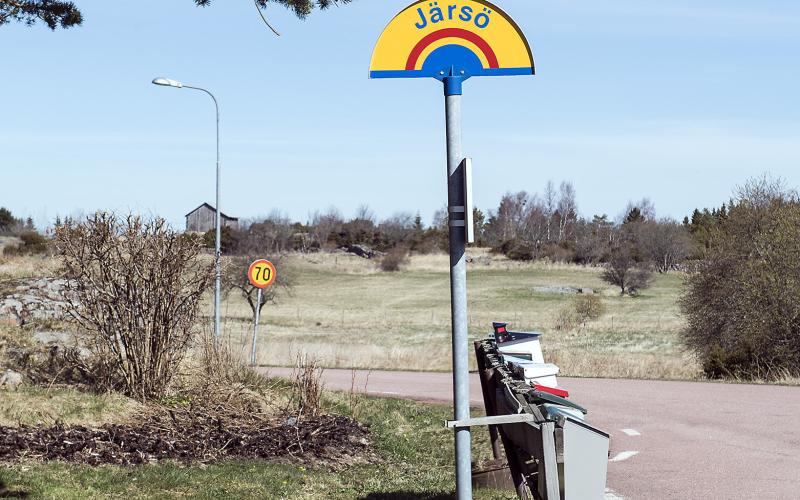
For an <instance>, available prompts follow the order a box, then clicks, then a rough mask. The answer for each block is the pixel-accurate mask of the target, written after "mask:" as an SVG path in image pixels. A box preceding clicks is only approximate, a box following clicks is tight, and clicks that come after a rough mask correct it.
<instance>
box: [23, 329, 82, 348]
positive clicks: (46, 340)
mask: <svg viewBox="0 0 800 500" xmlns="http://www.w3.org/2000/svg"><path fill="white" fill-rule="evenodd" d="M33 339H34V340H36V341H37V342H39V343H40V344H44V345H51V344H60V345H65V346H73V345H75V336H74V335H73V334H71V333H69V332H36V333H34V334H33Z"/></svg>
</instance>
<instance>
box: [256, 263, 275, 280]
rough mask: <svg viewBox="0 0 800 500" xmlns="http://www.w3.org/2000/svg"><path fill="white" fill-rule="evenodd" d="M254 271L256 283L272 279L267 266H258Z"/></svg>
mask: <svg viewBox="0 0 800 500" xmlns="http://www.w3.org/2000/svg"><path fill="white" fill-rule="evenodd" d="M255 271H256V281H269V280H271V279H272V269H270V268H269V267H268V266H258V267H256V269H255Z"/></svg>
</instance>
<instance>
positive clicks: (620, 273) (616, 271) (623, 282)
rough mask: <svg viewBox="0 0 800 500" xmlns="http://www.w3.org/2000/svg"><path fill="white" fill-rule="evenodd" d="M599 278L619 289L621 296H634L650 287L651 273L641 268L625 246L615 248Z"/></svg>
mask: <svg viewBox="0 0 800 500" xmlns="http://www.w3.org/2000/svg"><path fill="white" fill-rule="evenodd" d="M600 278H601V279H602V280H603V281H605V282H606V283H609V284H611V285H615V286H618V287H620V290H621V294H622V295H625V294H626V293H627V294H628V295H636V294H637V293H639V291H640V290H643V289H645V288H647V287H649V286H650V280H651V278H652V273H651V272H650V270H649V269H647V268H646V267H644V266H641V265H640V264H638V263H637V262H636V260H635V259H634V257H633V253H632V252H631V249H630V248H628V247H627V246H625V247H621V248H616V249H614V251H613V252H612V253H611V258H610V259H609V260H608V263H607V264H606V268H605V270H604V271H603V273H602V274H601V275H600Z"/></svg>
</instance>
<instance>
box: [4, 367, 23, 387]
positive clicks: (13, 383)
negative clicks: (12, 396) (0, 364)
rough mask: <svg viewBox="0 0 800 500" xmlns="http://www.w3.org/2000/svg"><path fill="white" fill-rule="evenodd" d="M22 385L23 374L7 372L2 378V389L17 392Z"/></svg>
mask: <svg viewBox="0 0 800 500" xmlns="http://www.w3.org/2000/svg"><path fill="white" fill-rule="evenodd" d="M21 385H22V374H21V373H17V372H15V371H13V370H6V372H5V373H4V374H3V375H2V376H0V388H5V389H10V390H12V391H16V390H17V389H19V387H20V386H21Z"/></svg>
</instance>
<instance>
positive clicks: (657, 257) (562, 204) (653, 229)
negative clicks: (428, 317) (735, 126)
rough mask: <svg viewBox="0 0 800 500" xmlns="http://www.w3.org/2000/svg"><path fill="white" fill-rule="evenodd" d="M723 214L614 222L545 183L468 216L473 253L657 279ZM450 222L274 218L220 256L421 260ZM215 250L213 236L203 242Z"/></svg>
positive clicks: (695, 251) (443, 243) (332, 213)
mask: <svg viewBox="0 0 800 500" xmlns="http://www.w3.org/2000/svg"><path fill="white" fill-rule="evenodd" d="M725 214H726V208H725V206H723V207H722V208H721V209H713V210H709V209H703V210H700V209H698V210H695V211H694V213H693V214H692V216H691V217H686V218H685V219H684V220H683V222H682V223H680V222H678V221H676V220H673V219H670V218H657V217H656V213H655V208H654V206H653V204H652V202H650V201H649V200H648V199H646V198H645V199H642V200H640V201H638V202H629V203H628V205H627V206H626V207H625V209H624V211H623V212H622V215H621V216H619V217H618V218H617V219H611V218H609V216H608V215H606V214H603V215H595V216H593V217H592V218H591V219H587V218H583V217H581V216H580V215H579V214H578V203H577V197H576V193H575V188H574V186H573V185H572V184H571V183H569V182H562V183H561V184H560V185H558V186H556V185H555V184H554V183H552V182H548V183H547V185H546V186H545V188H544V191H543V193H542V194H538V193H533V194H531V193H528V192H525V191H520V192H516V193H508V194H506V195H505V196H503V198H502V199H501V200H500V203H499V205H498V206H497V208H495V209H492V210H489V211H488V212H483V211H482V210H480V209H475V210H474V211H473V215H474V220H475V235H476V243H475V245H476V246H481V247H491V248H492V249H494V250H495V251H496V252H499V253H502V254H504V255H506V256H508V257H509V258H511V259H515V260H536V259H549V260H552V261H556V262H571V263H577V264H589V265H593V264H602V263H607V262H609V261H610V260H611V259H612V258H614V257H615V255H617V254H619V253H620V252H622V253H625V254H626V255H628V256H630V258H631V259H633V261H635V262H636V263H638V264H643V265H651V266H652V267H653V268H654V269H656V270H658V271H659V272H667V271H670V270H672V269H675V268H677V267H679V266H680V265H681V264H682V263H684V262H686V261H687V260H692V259H697V258H702V256H703V255H704V253H705V252H706V251H708V249H709V248H710V245H711V241H712V238H711V235H712V234H713V231H714V228H715V227H716V225H717V222H718V221H719V220H720V219H721V218H724V217H725ZM447 227H448V221H447V212H446V210H445V209H441V210H438V211H437V212H436V213H435V214H434V216H433V221H432V223H431V224H430V225H426V224H424V223H423V222H422V216H421V215H420V214H419V213H417V214H414V213H411V212H405V213H399V214H396V215H394V216H392V217H389V218H387V219H383V220H379V219H378V218H377V217H376V216H375V214H374V212H372V211H371V210H370V209H369V208H368V207H366V206H362V207H360V208H359V209H358V210H357V212H356V214H355V215H354V216H353V217H351V218H347V217H344V216H343V215H342V214H341V212H339V211H338V210H337V209H335V208H331V209H329V210H327V211H325V212H319V211H318V212H315V213H314V214H313V215H312V216H311V217H310V220H309V221H308V222H307V223H305V224H304V223H300V222H295V221H292V220H290V219H289V218H288V217H286V216H284V215H281V214H279V213H273V214H272V215H270V216H268V217H263V218H259V219H257V220H253V221H251V222H249V223H247V224H243V225H242V226H241V227H239V228H238V229H233V228H225V229H224V231H223V241H222V243H223V245H222V246H223V253H225V254H229V255H245V254H252V253H254V252H256V253H258V252H262V253H266V254H276V253H283V252H289V251H298V252H316V251H326V250H333V249H336V248H342V247H352V246H354V245H360V246H364V247H369V249H372V250H376V251H380V252H388V251H391V250H393V249H397V248H402V249H405V250H407V251H409V252H413V253H417V254H425V253H431V252H439V251H446V250H447V238H448V232H447ZM205 240H206V243H207V245H208V246H209V247H213V243H214V231H209V232H208V233H207V234H206V235H205Z"/></svg>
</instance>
